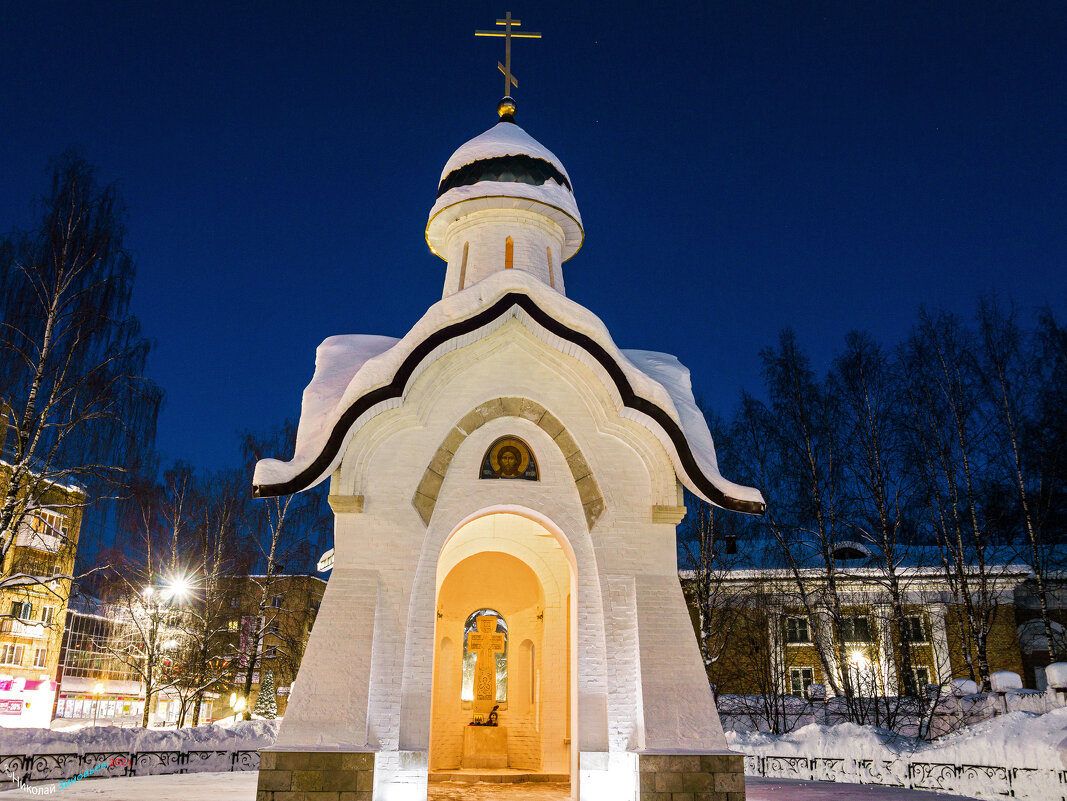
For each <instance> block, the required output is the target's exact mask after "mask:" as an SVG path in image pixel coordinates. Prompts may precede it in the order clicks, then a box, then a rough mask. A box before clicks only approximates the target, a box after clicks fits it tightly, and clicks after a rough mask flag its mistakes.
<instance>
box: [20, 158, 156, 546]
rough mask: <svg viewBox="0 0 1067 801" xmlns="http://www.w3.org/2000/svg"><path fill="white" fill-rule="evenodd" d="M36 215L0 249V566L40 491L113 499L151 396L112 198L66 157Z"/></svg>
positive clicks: (145, 432) (144, 429)
mask: <svg viewBox="0 0 1067 801" xmlns="http://www.w3.org/2000/svg"><path fill="white" fill-rule="evenodd" d="M40 211H41V216H40V223H39V224H38V226H37V227H36V228H35V229H34V230H32V231H27V232H19V233H13V234H10V235H8V236H7V237H6V238H4V239H3V240H2V241H0V407H6V408H7V409H8V410H9V412H10V428H11V430H10V432H9V433H8V436H7V446H8V449H9V460H10V464H11V474H10V480H9V482H8V485H7V487H6V489H5V491H4V492H3V496H2V497H0V562H2V560H3V557H4V556H5V555H6V554H7V551H8V549H9V548H10V547H11V545H12V543H13V541H14V539H15V536H16V534H17V531H18V527H19V524H20V522H21V521H22V519H23V517H24V515H25V514H26V513H27V512H28V511H29V510H31V509H32V508H34V507H35V506H37V505H38V504H39V502H40V500H41V498H42V497H43V495H44V494H45V493H46V492H47V491H48V489H49V487H52V486H54V485H57V484H75V485H81V486H83V487H86V488H87V489H88V490H89V492H88V494H87V496H86V498H87V500H86V501H85V502H89V501H91V500H96V499H99V498H100V497H101V496H103V495H107V494H115V492H114V490H116V489H117V488H119V487H121V485H122V484H123V482H124V479H125V474H126V470H127V469H128V467H129V466H130V465H131V464H135V463H137V462H138V461H139V459H140V458H141V456H140V454H142V452H143V451H144V450H145V449H146V448H150V446H151V444H152V441H153V439H154V435H155V423H156V415H157V413H158V410H159V405H160V400H161V393H160V391H159V389H158V388H157V387H155V385H153V384H152V383H151V382H150V381H148V380H147V379H145V378H144V377H143V372H144V364H145V358H146V356H147V354H148V351H149V346H150V345H149V342H148V340H146V339H145V338H144V337H143V336H142V335H141V331H140V325H139V323H138V322H137V319H136V318H135V317H134V316H133V315H132V314H131V313H130V296H131V292H132V288H133V280H134V265H133V260H132V259H131V258H130V256H129V254H128V253H127V252H126V251H125V250H124V249H123V246H122V236H123V233H124V228H123V223H122V215H123V212H122V205H121V201H120V199H119V196H118V193H117V192H116V191H115V189H114V187H104V188H100V187H99V186H98V185H97V182H96V178H95V175H94V171H93V169H92V168H91V167H90V166H89V165H88V164H87V163H86V162H85V161H83V160H82V159H80V158H79V157H77V156H76V155H73V154H69V153H68V154H66V155H64V156H63V157H61V158H60V159H59V160H58V161H57V162H56V163H55V165H54V166H53V172H52V188H51V192H50V194H49V196H48V197H47V198H45V199H44V200H43V201H42V202H41V210H40ZM82 502H83V501H81V500H75V499H74V498H73V496H72V498H71V500H70V501H68V503H71V504H75V503H77V504H81V503H82Z"/></svg>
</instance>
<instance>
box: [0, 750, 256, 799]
mask: <svg viewBox="0 0 1067 801" xmlns="http://www.w3.org/2000/svg"><path fill="white" fill-rule="evenodd" d="M235 770H259V751H258V750H257V751H225V750H204V751H199V750H189V751H92V752H86V753H83V754H31V755H26V754H15V755H8V756H2V755H0V790H9V789H12V788H14V787H16V786H18V785H19V784H30V783H40V782H49V781H52V782H68V781H71V780H76V781H80V780H82V779H116V778H119V777H122V776H160V775H163V774H167V773H209V772H226V771H235Z"/></svg>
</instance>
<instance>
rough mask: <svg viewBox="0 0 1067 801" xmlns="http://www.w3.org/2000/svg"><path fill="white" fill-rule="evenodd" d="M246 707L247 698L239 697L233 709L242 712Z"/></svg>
mask: <svg viewBox="0 0 1067 801" xmlns="http://www.w3.org/2000/svg"><path fill="white" fill-rule="evenodd" d="M244 708H245V699H244V698H238V699H237V703H236V704H234V705H233V711H234V712H240V711H241V710H242V709H244Z"/></svg>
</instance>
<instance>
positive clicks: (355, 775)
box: [254, 99, 764, 801]
mask: <svg viewBox="0 0 1067 801" xmlns="http://www.w3.org/2000/svg"><path fill="white" fill-rule="evenodd" d="M499 114H500V121H499V122H498V123H497V124H496V125H495V126H493V127H492V128H490V129H489V130H488V131H486V132H485V133H483V134H481V135H480V136H476V137H475V138H474V139H472V140H470V141H469V142H467V143H465V144H464V145H462V146H461V147H460V148H459V149H458V150H456V152H455V153H454V154H453V155H452V157H451V158H450V159H449V160H448V162H447V163H446V165H445V167H444V170H443V171H442V173H441V178H440V181H439V184H438V190H437V198H436V202H435V203H434V204H433V207H432V209H431V211H430V214H429V219H428V222H427V227H426V240H427V243H428V245H429V247H430V250H431V251H432V252H433V253H434V254H436V255H438V256H439V257H440V258H442V259H443V260H444V261H445V262H446V263H447V267H446V269H445V278H444V291H443V297H442V299H441V301H439V302H438V303H436V304H434V305H433V306H432V307H431V308H430V309H429V310H428V311H427V312H426V314H425V315H424V316H423V317H422V319H421V320H420V321H419V322H418V323H417V324H416V325H415V326H414V327H413V328H412V330H411V331H410V332H409V333H408V334H407V335H405V336H404V337H403V338H401V339H399V340H398V339H393V338H389V337H377V336H338V337H331V338H330V339H327V340H326V341H325V342H324V343H323V344H322V345H321V346H320V347H319V349H318V353H317V358H316V370H315V376H314V378H313V379H312V382H311V384H310V385H309V386H308V387H307V389H306V390H305V392H304V398H303V410H302V416H301V420H300V425H299V430H298V436H297V443H296V449H295V453H294V454H293V455H292V458H291V459H290V460H289V461H277V460H269V459H268V460H264V461H262V462H260V463H259V465H258V466H257V468H256V472H255V477H254V485H255V486H254V490H255V493H256V494H257V495H259V496H270V495H279V494H285V493H292V492H298V491H301V490H304V489H307V488H309V487H312V486H315V485H317V484H319V483H321V482H324V481H328V482H329V483H330V495H329V500H330V504H331V507H332V509H333V511H334V513H335V516H336V523H335V532H334V554H333V558H334V561H333V567H332V574H331V577H330V580H329V583H328V585H327V588H326V591H325V595H324V597H323V600H322V605H321V608H320V611H319V615H318V618H317V621H316V625H315V628H314V630H313V632H312V634H311V637H310V640H309V642H308V646H307V650H306V653H305V658H304V661H303V667H302V668H301V670H300V673H299V674H298V676H297V679H296V681H295V682H294V684H293V687H292V692H291V696H290V699H289V706H288V710H287V713H286V716H285V719H284V721H283V723H282V725H281V728H280V731H279V735H278V740H277V743H276V744H275V746H274V747H273V748H272V749H268V750H265V751H264V752H263V753H262V763H261V772H260V785H259V789H260V792H261V796H260V797H261V798H266V799H274V798H277V797H278V796H276V795H275V793H298V794H299V793H310V792H318V791H324V792H331V791H355V792H356V793H357V795H356V796H355V797H357V798H366V799H368V800H369V799H371V798H373V799H375V801H386V800H389V801H392V800H393V799H425V798H426V793H427V785H428V782H430V781H434V780H438V779H457V778H459V779H463V778H467V779H470V778H472V777H474V778H477V777H479V776H485V775H487V774H488V775H494V776H497V777H507V779H508V780H516V781H521V780H542V781H544V780H554V781H564V782H569V784H570V788H571V796H572V797H573V798H581V799H613V800H615V801H625V799H638V798H642V797H648V796H649V794H650V793H652V792H661V793H663V792H665V793H667V794H668V795H657V796H656V798H667V797H669V794H670V793H671V792H675V793H679V794H683V795H684V794H685V793H689V794H690V795H688V796H685V797H687V798H691V797H692V793H694V792H709V793H710V792H717V793H721V798H723V799H728V801H741V799H743V798H744V777H743V767H742V757H741V756H740V755H739V754H735V753H732V752H730V751H729V750H728V748H727V746H726V741H725V738H724V735H723V731H722V727H721V725H720V723H719V719H718V716H717V713H716V709H715V705H714V702H713V698H712V693H711V690H710V688H709V684H708V680H707V676H706V675H705V671H704V667H703V663H702V660H701V656H700V653H699V648H698V645H697V642H696V640H695V639H694V637H693V631H692V627H691V623H690V617H689V613H688V609H687V606H686V601H685V598H684V596H683V593H682V589H681V586H680V583H679V578H678V565H677V554H676V542H675V527H676V525H677V524H678V522H679V521H680V519H681V518H682V516H683V515H684V514H685V507H684V505H683V500H682V493H683V487H685V488H688V489H689V490H690V491H691V492H693V493H695V494H696V495H697V496H699V497H701V498H703V499H705V500H707V501H710V502H713V503H716V504H718V505H720V506H722V507H725V508H727V509H732V510H736V511H738V512H743V513H752V514H759V513H761V512H762V510H763V508H764V504H763V498H762V497H761V495H760V493H759V492H758V491H757V490H755V489H752V488H748V487H742V486H739V485H737V484H734V483H732V482H730V481H728V480H727V479H725V478H723V477H722V476H721V475H720V474H719V471H718V468H717V464H716V459H715V450H714V445H713V443H712V439H711V435H710V433H709V431H708V428H707V425H706V423H705V422H704V418H703V415H702V414H701V413H700V411H699V410H698V409H697V407H696V404H695V402H694V400H693V396H692V391H691V388H690V384H689V377H688V371H687V370H686V369H685V368H684V367H682V366H681V365H680V364H679V363H678V362H677V360H676V359H674V357H672V356H669V355H666V354H659V353H651V352H648V351H623V350H620V349H619V348H618V347H617V346H616V345H615V343H614V341H613V340H612V338H611V336H610V334H609V332H608V331H607V329H606V327H605V326H604V324H603V323H602V322H601V321H600V320H599V319H598V318H597V317H596V316H595V315H594V314H593V313H592V312H591V311H589V310H588V309H586V308H584V307H583V306H581V305H579V304H577V303H575V302H574V301H571V300H569V299H568V298H567V296H566V292H565V287H566V284H565V280H564V275H563V265H564V264H565V263H566V262H567V261H568V260H569V259H570V258H571V257H572V256H574V255H575V254H576V253H577V252H578V250H579V249H580V248H581V246H582V244H583V241H584V230H583V227H582V221H581V215H580V213H579V210H578V206H577V203H576V201H575V195H574V190H573V185H572V182H571V179H570V176H569V175H568V174H567V171H566V169H565V168H564V166H563V164H562V162H561V161H560V160H559V159H558V158H557V157H556V156H555V155H554V154H553V153H552V152H551V151H549V150H548V149H547V148H545V147H544V146H543V145H541V144H540V143H539V142H537V141H536V140H534V139H533V138H532V137H531V136H529V135H528V134H527V133H526V132H525V131H524V130H523V129H522V128H520V127H519V126H518V125H517V124H516V123H515V121H514V104H513V103H511V101H510V99H506V100H505V101H503V102H502V103H501V105H500V108H499ZM263 793H265V794H266V795H265V796H264V795H262V794H263ZM360 794H362V795H360ZM285 797H286V798H292V797H294V796H285ZM309 797H310V796H309ZM709 797H710V796H709ZM715 797H716V798H719V797H720V796H718V795H717V796H715Z"/></svg>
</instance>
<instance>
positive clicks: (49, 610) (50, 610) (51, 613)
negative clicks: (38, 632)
mask: <svg viewBox="0 0 1067 801" xmlns="http://www.w3.org/2000/svg"><path fill="white" fill-rule="evenodd" d="M55 619H56V608H55V607H54V606H45V607H42V608H41V620H42V621H44V624H45V625H46V626H51V625H52V621H53V620H55Z"/></svg>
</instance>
